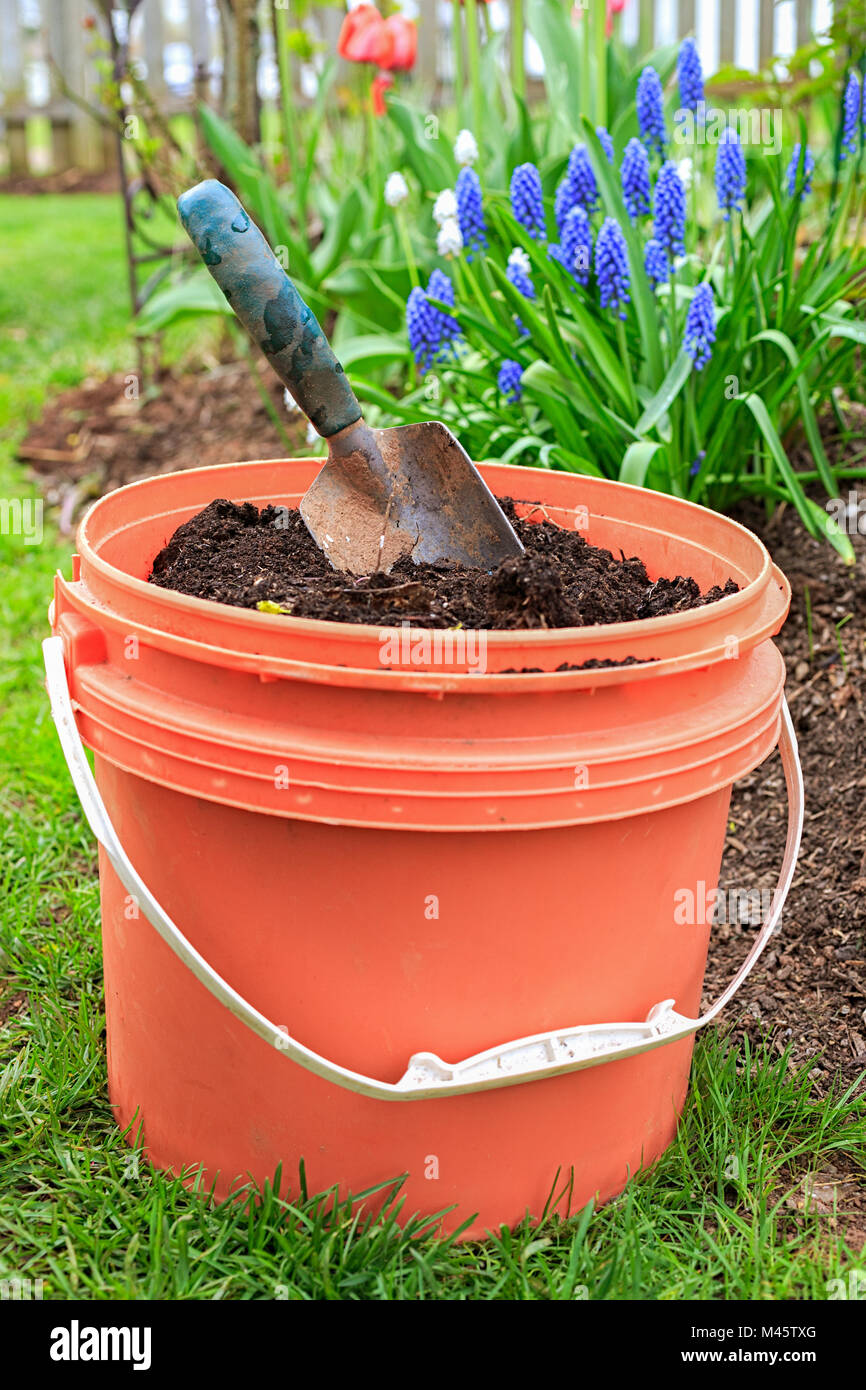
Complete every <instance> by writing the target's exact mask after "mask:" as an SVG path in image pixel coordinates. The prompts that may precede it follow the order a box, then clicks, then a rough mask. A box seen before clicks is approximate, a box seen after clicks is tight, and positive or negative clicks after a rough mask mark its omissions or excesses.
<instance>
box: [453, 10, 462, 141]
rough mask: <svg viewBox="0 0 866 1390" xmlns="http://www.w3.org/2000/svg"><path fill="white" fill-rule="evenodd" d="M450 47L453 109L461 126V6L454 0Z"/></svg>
mask: <svg viewBox="0 0 866 1390" xmlns="http://www.w3.org/2000/svg"><path fill="white" fill-rule="evenodd" d="M451 25H452V27H451V47H452V48H453V49H454V109H455V110H456V112H457V124H458V125H459V126H462V125H463V6H462V5H460V4H458V0H454V3H453V4H452V6H451Z"/></svg>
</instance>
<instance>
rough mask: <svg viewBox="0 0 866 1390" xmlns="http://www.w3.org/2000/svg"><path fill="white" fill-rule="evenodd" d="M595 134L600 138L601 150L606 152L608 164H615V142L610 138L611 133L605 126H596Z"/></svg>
mask: <svg viewBox="0 0 866 1390" xmlns="http://www.w3.org/2000/svg"><path fill="white" fill-rule="evenodd" d="M595 133H596V135H597V136H598V143H599V144H600V145H601V148H602V149H603V150H604V152H605V155H606V156H607V162H608V164H613V162H614V152H613V140H612V139H611V137H610V131H609V130H607V129H606V128H605V127H604V126H603V125H599V126H596V128H595Z"/></svg>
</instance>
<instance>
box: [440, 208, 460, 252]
mask: <svg viewBox="0 0 866 1390" xmlns="http://www.w3.org/2000/svg"><path fill="white" fill-rule="evenodd" d="M436 250H437V251H438V252H439V255H440V256H456V255H457V254H458V252H460V251H462V250H463V233H462V232H461V230H460V223H459V222H458V221H457V220H456V218H454V217H449V218H448V220H447V221H446V222H443V223H442V226H441V227H440V228H439V235H438V237H437V238H436Z"/></svg>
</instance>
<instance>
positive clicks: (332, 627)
mask: <svg viewBox="0 0 866 1390" xmlns="http://www.w3.org/2000/svg"><path fill="white" fill-rule="evenodd" d="M321 463H322V461H321V460H320V459H318V458H316V459H268V460H260V459H256V460H249V461H247V462H245V463H240V464H238V463H228V464H215V465H206V466H203V467H201V468H195V469H186V470H182V471H179V472H174V473H163V474H157V475H155V476H154V477H151V478H144V479H140V480H138V481H137V482H133V483H129V484H127V485H126V486H125V487H123V488H118V489H114V490H113V491H112V492H110V493H106V494H105V496H103V497H101V498H99V499H97V500H96V501H95V502H94V503H93V505H92V506H91V507H90V508H89V509H88V511H87V513H86V514H85V516H84V517H83V519H82V521H81V522H80V523H79V526H78V530H77V533H76V543H77V547H78V554H79V557H80V558H79V560H78V561H77V562H76V563H77V568H78V570H79V571H80V569H81V567H82V566H83V567H84V568H85V569H86V571H87V574H88V576H89V577H92V578H93V579H94V580H95V581H97V583H99V582H101V584H102V585H103V586H106V587H107V589H108V590H110V591H114V592H115V593H116V592H118V591H120V592H126V593H127V594H129V595H130V596H132V597H135V598H137V599H138V600H139V601H145V602H147V603H148V604H149V605H151V606H152V607H153V606H155V608H156V609H157V614H155V615H154V616H158V614H159V613H163V614H165V615H166V616H167V617H169V618H170V617H171V616H174V617H175V618H176V619H180V620H182V621H183V620H185V621H188V622H190V623H191V624H192V625H193V626H195V627H197V626H198V625H199V624H200V625H201V626H202V627H208V626H210V625H211V624H212V625H213V626H214V627H216V626H217V625H219V626H220V627H222V628H223V629H225V628H231V629H235V630H236V631H237V632H238V633H239V634H245V636H246V638H247V640H248V639H249V638H250V636H251V635H255V634H262V635H265V634H267V636H268V637H269V638H270V639H273V638H278V639H291V638H293V637H294V638H297V639H300V640H303V641H306V642H316V641H317V639H318V640H321V641H324V642H326V643H328V644H329V645H332V644H333V645H339V644H340V643H349V644H351V645H352V646H354V647H358V646H367V647H371V648H372V647H373V645H374V644H375V645H381V643H382V642H383V641H384V640H387V639H388V638H390V637H393V636H397V635H400V636H401V637H402V636H403V635H404V634H406V633H408V635H409V640H410V641H411V640H413V639H415V640H417V639H418V638H419V637H420V636H422V635H429V634H432V633H445V632H453V631H455V629H447V628H444V629H443V628H429V627H421V626H415V625H408V627H404V626H403V625H402V624H401V625H395V624H393V623H388V622H382V623H377V624H371V623H345V622H339V621H335V620H332V619H324V618H305V617H295V616H293V615H291V614H271V613H261V612H259V611H258V610H256V609H249V608H241V607H236V606H234V605H231V604H224V603H219V602H216V601H215V600H212V599H205V598H197V597H193V596H192V595H189V594H182V593H178V592H177V591H176V590H172V589H166V588H162V587H160V586H158V585H154V584H151V583H149V582H148V581H147V580H145V579H139V578H137V577H136V576H135V575H133V574H131V573H129V572H128V571H126V570H124V569H122V568H121V567H120V566H118V565H116V564H113V563H112V562H110V561H108V560H106V559H105V558H104V556H103V554H102V553H101V551H102V550H103V549H104V547H105V545H106V543H107V542H108V541H109V540H110V539H111V538H112V537H115V536H116V535H117V534H118V532H119V531H121V530H123V529H125V528H124V527H123V526H120V527H118V526H114V527H110V528H109V529H107V530H106V531H105V533H104V534H103V535H95V534H94V529H95V524H97V523H99V521H100V520H104V519H105V513H106V512H107V511H109V512H110V509H111V508H112V507H115V506H116V505H117V499H118V498H119V497H120V496H123V497H124V498H135V497H143V496H146V495H147V494H148V493H154V492H158V491H160V490H164V489H165V487H166V485H168V486H169V487H171V486H172V482H173V480H178V481H181V480H187V481H189V482H190V483H193V484H194V483H195V481H196V480H197V479H204V478H205V477H207V478H211V479H213V480H214V484H215V486H214V489H213V490H212V499H213V498H215V497H217V496H220V495H223V493H222V492H221V490H220V488H219V486H218V485H219V483H220V481H221V480H222V479H224V480H225V481H226V482H229V481H231V482H232V484H233V487H231V488H228V489H224V490H223V491H235V493H236V492H237V481H238V476H239V470H243V469H255V468H259V469H267V468H270V469H274V468H278V467H280V466H286V467H287V468H292V469H294V472H295V477H294V482H295V485H296V486H297V485H299V482H300V481H302V482H303V486H304V490H305V489H306V486H307V485H308V482H307V479H306V478H304V479H303V480H301V474H309V481H311V480H312V477H313V476H315V472H318V470H319V468H320V467H321ZM479 469H480V471H481V473H482V475H483V476H485V477H486V480H487V481H488V482H489V483H493V482H500V481H502V482H505V481H509V482H513V486H511V487H510V488H509V491H510V492H512V493H513V492H514V491H516V490H518V488H519V489H521V490H525V489H527V488H528V490H529V492H530V494H531V492H532V490H533V489H532V486H531V484H532V483H533V482H534V483H535V484H536V487H538V485H539V483H540V482H541V480H542V479H543V480H544V482H545V484H546V485H548V486H549V485H550V483H551V481H556V482H557V483H558V484H559V486H561V487H564V488H567V489H569V490H572V489H573V488H574V486H575V483H577V482H578V481H579V484H580V486H581V488H582V489H584V490H585V492H586V497H587V500H589V501H591V500H593V498H592V494H595V500H599V499H602V498H606V497H609V496H610V495H611V490H614V491H615V492H616V495H618V496H623V495H625V496H628V497H629V498H640V499H641V500H642V501H645V500H646V499H652V502H653V503H654V504H655V506H656V508H659V507H661V508H663V509H664V510H665V511H666V512H670V513H671V515H672V516H679V517H682V518H683V519H686V518H689V517H694V518H698V517H699V518H702V519H703V518H706V517H710V518H712V525H713V526H714V527H717V528H718V530H719V532H720V533H721V534H723V535H727V536H728V537H730V538H731V540H732V541H735V542H737V543H738V544H739V545H741V546H743V547H745V548H746V549H747V550H750V551H751V555H752V557H753V559H754V566H753V567H752V570H751V577H750V578H748V579H747V580H746V582H744V583H741V584H740V588H739V590H738V592H737V593H734V594H728V595H726V596H725V597H723V598H720V599H716V600H714V601H713V602H712V603H710V604H705V605H702V606H700V607H696V608H691V609H687V610H685V611H683V612H679V613H667V614H661V615H658V616H655V617H651V618H643V619H633V620H630V621H627V622H617V623H592V624H586V625H583V626H572V627H558V628H534V629H509V630H501V629H495V628H494V629H491V628H467V629H463V631H464V632H465V633H483V635H484V641H485V644H486V647H487V649H488V650H489V651H493V652H494V653H500V654H501V655H502V657H503V658H506V657H507V654H509V653H511V652H512V651H515V650H516V649H523V650H525V651H528V652H530V653H533V652H537V653H538V654H539V656H541V654H542V653H545V654H546V655H547V657H548V660H549V662H554V661H555V660H556V657H557V655H559V654H560V653H561V654H562V655H563V656H564V655H565V654H566V649H568V650H569V651H574V649H575V648H577V649H585V648H592V647H597V646H603V647H605V648H610V647H613V646H617V647H623V646H631V647H633V648H634V650H633V651H630V652H628V653H623V654H622V655H621V656H620V657H619V658H613V659H615V660H617V659H618V660H620V661H622V660H624V659H625V656H627V655H631V656H633V657H635V658H636V661H635V662H634V663H633V664H630V665H628V666H614V667H601V668H589V669H586V668H583V669H580V668H579V667H578V669H576V670H570V671H565V672H562V671H557V670H555V669H553V668H552V667H550V668H549V669H544V670H541V671H537V672H533V671H526V670H520V669H518V670H516V671H503V670H495V671H491V670H485V671H484V672H483V673H482V672H477V671H471V670H465V669H460V668H459V667H458V668H456V669H453V670H451V669H449V670H447V671H445V670H443V669H442V668H441V667H436V668H433V669H431V668H430V666H429V665H428V666H425V665H423V664H419V665H418V667H416V668H414V669H409V668H407V667H406V666H405V665H399V666H395V667H382V666H381V665H380V666H379V672H380V674H381V675H382V676H384V677H385V678H386V680H387V679H389V678H393V677H395V676H396V677H402V678H406V677H407V676H410V677H411V678H412V679H414V680H422V679H423V678H424V677H427V678H429V679H432V680H433V681H434V682H435V681H441V680H447V681H449V682H450V681H453V680H455V679H457V680H460V679H461V678H468V679H470V680H471V681H472V682H473V684H474V685H475V686H477V684H478V683H479V682H480V681H485V682H486V681H487V680H502V679H508V678H509V677H511V676H516V677H519V678H520V679H521V680H527V679H532V677H533V676H535V675H539V676H544V677H547V678H550V677H552V676H558V677H560V678H562V677H571V678H574V677H590V678H594V679H595V681H596V682H597V681H598V678H600V677H606V678H607V679H606V680H605V683H608V681H609V679H610V676H611V674H613V675H616V674H617V673H620V672H626V673H629V677H628V678H632V677H634V676H635V675H636V674H637V673H638V672H639V671H640V672H643V673H644V674H646V675H649V674H650V672H651V668H653V667H664V668H667V669H670V662H671V660H672V659H674V660H678V661H680V662H682V661H685V660H687V659H688V657H689V654H690V653H696V654H697V656H698V657H699V658H700V660H701V663H702V664H712V663H713V661H714V660H717V659H720V658H718V657H715V656H713V655H710V654H708V653H706V652H702V651H701V650H700V648H701V637H700V635H699V634H700V633H701V632H702V630H703V629H706V628H708V627H711V626H712V627H719V625H720V624H721V625H727V626H728V629H729V631H730V629H731V628H733V629H734V634H733V635H741V636H744V637H748V636H749V634H748V633H740V634H737V631H736V630H737V627H738V620H741V618H743V617H746V616H747V613H748V610H750V609H752V608H753V607H754V606H755V604H756V601H757V600H759V598H760V596H761V595H762V594H763V593H764V591H766V590H767V589H768V587H769V586H770V585H772V584H773V583H774V582H775V584H776V585H778V589H779V594H778V597H777V602H776V603H775V604H774V605H772V606H773V608H774V609H777V610H778V621H772V622H770V624H769V626H767V625H766V624H765V625H764V626H763V627H762V629H761V631H760V633H759V634H757V640H761V638H762V637H764V636H767V635H773V634H774V632H775V631H778V627H779V626H780V625H781V620H782V617H783V616H784V613H785V612H786V611H787V606H788V603H789V601H790V585H789V583H788V581H787V579H786V578H785V576H784V575H783V574H782V573H781V571H779V570H778V569H777V567H776V566H775V565H774V564H773V561H772V558H771V556H770V554H769V552H768V550H767V548H766V546H765V545H764V543H763V541H761V540H760V538H759V537H758V536H756V535H754V533H753V532H751V531H749V529H748V528H747V527H745V526H743V525H742V524H741V523H740V522H738V521H735V520H733V519H732V518H730V517H727V516H725V515H723V514H722V513H718V512H713V511H712V510H711V509H709V508H706V507H704V506H702V505H701V504H699V503H696V502H692V501H690V500H689V499H687V498H678V497H672V496H669V495H668V494H663V493H648V491H647V489H645V488H641V487H637V486H635V485H633V484H629V483H620V482H617V481H614V480H609V479H596V478H591V477H585V476H584V475H574V474H569V473H561V472H557V471H556V470H553V469H536V468H521V467H516V466H514V465H510V464H496V463H489V464H480V465H479ZM560 480H561V482H560ZM250 481H252V478H250ZM493 490H494V492H496V491H497V489H496V487H495V486H494V488H493ZM499 495H504V494H503V491H502V489H501V488H500V489H499ZM239 500H254V499H252V498H250V497H246V498H242V499H239ZM255 500H256V502H257V504H258V505H261V504H262V502H263V501H264V500H265V499H264V498H262V497H258V496H257V497H256V499H255ZM270 500H271V502H272V504H273V497H271V498H270ZM515 500H517V501H518V502H519V503H520V502H522V504H523V505H525V506H533V505H535V503H533V502H532V501H530V500H526V501H523V499H515ZM206 505H207V503H206V502H204V503H201V504H200V506H199V507H198V509H199V510H200V508H201V506H206ZM539 505H541V506H545V507H548V506H549V507H551V508H553V509H554V510H556V509H557V508H558V503H556V502H542V503H540V504H539ZM560 509H561V510H567V509H568V508H567V507H566V506H565V505H563V507H562V508H560ZM179 510H183V508H175V509H174V511H173V512H171V513H169V512H165V511H163V510H158V511H151V512H149V513H148V516H149V518H150V519H151V520H152V519H154V518H155V517H159V516H162V515H165V516H166V517H168V516H169V515H172V516H174V515H176V513H177V511H179ZM572 510H573V506H572ZM590 516H595V517H597V518H599V519H603V520H605V521H607V520H612V521H621V522H622V524H623V525H624V526H627V527H635V526H637V525H639V526H640V528H641V529H642V530H644V531H645V532H648V531H654V532H656V533H658V534H663V535H669V536H670V537H671V539H672V540H674V541H681V542H686V543H688V544H690V545H694V546H701V543H700V542H698V541H696V540H695V539H693V538H692V537H691V536H690V534H689V528H688V526H687V525H684V526H680V527H677V528H676V529H672V528H671V527H670V526H667V527H664V528H663V527H661V526H659V525H651V524H649V523H644V522H640V523H637V522H635V521H633V520H631V519H627V520H622V519H621V518H619V517H617V516H616V515H615V514H613V513H611V512H610V511H609V510H608V509H602V510H598V511H592V512H590ZM128 524H130V525H132V524H135V519H133V520H132V521H131V522H130V523H128ZM176 524H180V523H176ZM704 524H706V523H704ZM172 529H175V528H174V527H173V528H172ZM702 548H703V549H704V550H708V551H709V550H710V549H711V547H710V546H709V545H703V546H702ZM712 554H714V555H716V556H720V557H721V558H722V559H723V562H724V563H727V564H728V565H729V566H730V568H731V569H732V570H735V571H737V572H738V574H739V575H740V577H742V574H743V570H742V565H743V564H744V563H745V561H744V559H743V557H740V560H739V561H733V560H728V561H724V556H723V554H722V552H721V551H720V550H719V549H712ZM76 577H77V576H76ZM100 606H103V605H102V604H100ZM153 628H154V629H156V630H160V631H161V628H159V627H158V625H157V624H156V623H154V624H153ZM687 633H692V634H694V636H695V641H694V642H692V643H689V644H688V646H689V651H688V653H687V652H686V651H685V650H683V651H680V652H672V651H671V650H670V649H668V650H666V651H662V652H660V653H659V654H657V655H656V654H653V653H652V652H651V648H652V646H653V645H654V644H656V645H659V644H660V642H661V641H662V639H666V641H667V642H670V641H671V640H672V639H676V638H678V637H679V638H682V637H684V636H685V634H687ZM199 640H201V637H200V638H199ZM208 644H209V645H213V646H214V648H215V649H217V648H218V647H223V650H225V651H226V652H228V648H226V647H225V645H224V644H223V643H219V644H217V643H216V642H215V641H213V639H211V641H210V642H209V643H208ZM270 645H271V647H272V648H273V642H272V641H271V643H270ZM261 656H262V657H263V659H264V660H265V661H267V659H268V658H269V657H276V658H277V659H279V657H280V656H282V658H283V659H285V657H286V653H285V652H284V653H277V652H274V651H273V650H271V651H270V652H262V653H261ZM588 659H589V658H588ZM308 664H312V665H314V666H320V667H322V669H323V670H324V669H326V668H327V669H331V668H332V667H334V666H336V667H337V668H338V669H340V670H342V671H344V672H348V671H350V670H365V671H367V672H369V671H370V670H371V668H370V667H368V666H364V665H360V666H359V665H356V664H355V663H354V662H352V661H350V660H347V661H343V660H339V661H333V660H330V661H329V660H325V659H323V658H320V659H319V660H318V661H315V662H313V663H308V662H306V661H305V662H304V665H305V666H307V665H308ZM575 664H577V663H575ZM660 673H661V672H660Z"/></svg>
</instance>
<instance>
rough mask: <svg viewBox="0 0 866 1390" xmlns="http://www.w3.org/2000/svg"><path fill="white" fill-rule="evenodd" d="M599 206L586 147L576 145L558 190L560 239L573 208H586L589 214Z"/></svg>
mask: <svg viewBox="0 0 866 1390" xmlns="http://www.w3.org/2000/svg"><path fill="white" fill-rule="evenodd" d="M597 206H598V185H597V183H596V181H595V173H594V172H593V168H592V164H591V163H590V160H589V155H588V154H587V152H586V147H585V146H584V145H575V147H574V149H573V150H572V151H571V154H570V155H569V156H568V169H567V170H566V172H565V175H564V176H563V178H562V179H561V181H560V183H559V186H558V188H557V190H556V199H555V201H554V206H553V211H554V216H555V218H556V225H557V228H558V229H559V235H560V237H561V236H562V228H563V225H564V223H565V219H566V217H567V216H568V214H569V213H570V212H571V209H572V208H577V207H581V208H586V211H587V212H595V209H596V208H597Z"/></svg>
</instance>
